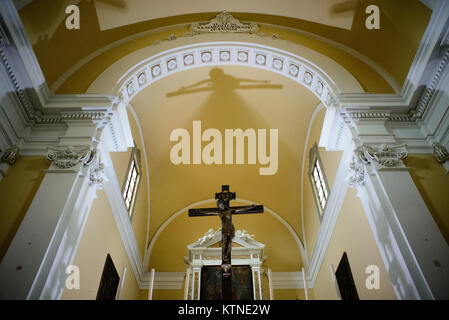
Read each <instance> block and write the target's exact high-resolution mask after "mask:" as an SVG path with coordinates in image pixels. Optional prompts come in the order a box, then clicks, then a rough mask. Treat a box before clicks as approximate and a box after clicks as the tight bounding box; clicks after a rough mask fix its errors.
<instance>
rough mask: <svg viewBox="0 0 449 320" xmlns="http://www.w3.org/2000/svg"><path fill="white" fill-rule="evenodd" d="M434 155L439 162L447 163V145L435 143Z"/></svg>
mask: <svg viewBox="0 0 449 320" xmlns="http://www.w3.org/2000/svg"><path fill="white" fill-rule="evenodd" d="M433 156H434V157H435V159H436V160H437V161H438V163H445V162H446V161H448V160H449V152H447V149H446V147H445V146H442V145H441V144H439V143H434V144H433Z"/></svg>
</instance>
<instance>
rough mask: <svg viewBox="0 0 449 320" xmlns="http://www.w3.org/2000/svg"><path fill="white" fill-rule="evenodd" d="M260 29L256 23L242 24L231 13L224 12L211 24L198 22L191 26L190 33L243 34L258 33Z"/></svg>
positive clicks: (210, 22)
mask: <svg viewBox="0 0 449 320" xmlns="http://www.w3.org/2000/svg"><path fill="white" fill-rule="evenodd" d="M258 30H259V27H258V26H257V24H256V23H247V22H240V20H238V19H237V18H234V17H233V16H232V15H231V14H230V13H227V12H226V11H223V12H221V13H219V14H218V15H217V16H216V17H215V18H213V19H212V20H211V21H209V22H198V23H192V24H191V25H190V32H191V33H192V35H193V34H197V33H216V32H243V33H256V32H257V31H258Z"/></svg>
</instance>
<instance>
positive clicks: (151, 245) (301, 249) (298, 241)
mask: <svg viewBox="0 0 449 320" xmlns="http://www.w3.org/2000/svg"><path fill="white" fill-rule="evenodd" d="M235 201H238V202H241V203H244V204H248V205H251V204H256V202H254V201H249V200H246V199H241V198H237V199H236V200H235ZM211 202H215V199H207V200H201V201H198V202H195V203H192V204H190V205H188V206H187V207H185V208H182V209H181V210H179V211H176V212H175V213H174V214H172V215H171V216H170V217H169V218H168V219H167V220H165V221H164V223H163V224H162V225H161V226H160V227H159V228H158V229H157V231H156V233H155V234H154V236H153V238H151V241H150V243H149V244H148V247H147V252H146V255H147V256H148V257H150V259H151V252H152V251H153V248H154V245H155V244H156V242H157V240H158V239H159V236H160V235H161V234H162V232H163V231H164V230H165V228H167V226H168V225H169V224H170V223H171V222H172V221H173V220H174V219H176V218H177V217H178V216H179V215H180V214H181V213H185V212H187V211H188V210H189V209H191V208H194V207H198V206H200V205H204V204H207V203H211ZM264 210H265V211H266V212H268V213H269V214H271V215H272V216H273V217H275V218H276V219H277V220H278V221H279V222H280V223H282V224H283V225H284V226H285V227H286V228H287V230H288V231H289V232H290V234H291V235H292V237H293V239H295V242H296V245H297V246H298V249H299V253H300V254H301V260H302V263H303V265H304V268H305V269H307V267H308V260H307V256H306V252H305V250H304V246H303V244H302V242H301V239H299V236H298V235H297V233H296V232H295V230H294V229H293V228H292V226H291V225H290V224H289V223H288V222H287V221H285V219H284V218H282V217H281V216H280V215H279V214H277V213H276V212H275V211H274V210H271V209H270V208H268V207H267V206H265V205H264ZM146 267H147V268H148V266H146Z"/></svg>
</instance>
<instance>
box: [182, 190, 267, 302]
mask: <svg viewBox="0 0 449 320" xmlns="http://www.w3.org/2000/svg"><path fill="white" fill-rule="evenodd" d="M215 199H216V200H217V208H201V209H189V217H205V216H219V217H220V219H221V275H222V299H223V300H232V282H231V267H232V264H231V248H232V239H233V238H234V234H235V229H234V225H233V224H232V215H233V214H247V213H263V206H262V205H255V204H253V205H251V206H237V207H230V206H229V202H230V201H231V200H235V192H230V191H229V186H228V185H223V186H221V192H217V193H215Z"/></svg>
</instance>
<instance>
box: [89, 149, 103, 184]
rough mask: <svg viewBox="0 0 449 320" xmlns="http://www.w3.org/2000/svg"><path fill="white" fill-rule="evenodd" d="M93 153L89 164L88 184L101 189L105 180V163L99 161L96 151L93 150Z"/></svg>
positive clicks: (98, 154)
mask: <svg viewBox="0 0 449 320" xmlns="http://www.w3.org/2000/svg"><path fill="white" fill-rule="evenodd" d="M93 154H94V156H93V160H92V162H91V163H90V166H89V185H91V186H95V187H97V188H99V189H102V188H103V183H104V182H105V181H107V179H106V174H105V170H104V169H105V164H104V163H103V162H102V161H101V157H100V153H99V152H98V151H93Z"/></svg>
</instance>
